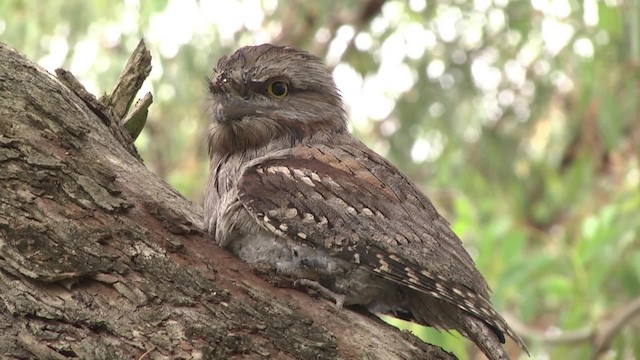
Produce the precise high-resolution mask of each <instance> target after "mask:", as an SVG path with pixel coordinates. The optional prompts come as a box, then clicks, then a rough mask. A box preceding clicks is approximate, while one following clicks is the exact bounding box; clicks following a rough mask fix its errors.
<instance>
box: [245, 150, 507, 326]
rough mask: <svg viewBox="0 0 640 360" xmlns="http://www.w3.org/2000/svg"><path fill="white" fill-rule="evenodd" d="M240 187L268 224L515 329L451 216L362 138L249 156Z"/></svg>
mask: <svg viewBox="0 0 640 360" xmlns="http://www.w3.org/2000/svg"><path fill="white" fill-rule="evenodd" d="M237 186H238V196H239V199H240V202H241V203H242V204H243V206H244V207H245V208H246V209H247V210H248V211H249V213H251V214H252V216H253V217H254V218H255V219H256V221H257V222H258V223H260V224H261V226H262V227H264V228H265V229H267V230H269V231H271V232H273V233H275V234H277V235H279V236H283V237H288V238H290V239H293V240H296V241H299V242H301V243H305V244H307V245H309V246H313V247H316V248H323V249H327V250H328V251H329V252H330V253H332V254H334V255H335V256H338V257H341V258H343V259H346V260H348V261H351V262H353V263H356V264H360V265H361V266H364V267H366V268H369V269H370V270H371V271H373V272H375V273H378V274H379V275H380V276H382V277H384V278H387V279H389V280H391V281H394V282H397V283H399V284H402V285H404V286H407V287H409V288H413V289H415V290H417V291H420V292H423V293H427V294H430V295H432V296H434V297H436V298H439V299H441V300H443V301H447V302H449V303H452V304H454V305H456V306H458V307H459V308H461V309H463V310H465V311H467V312H469V313H471V314H473V315H475V316H478V317H479V318H481V319H483V320H485V321H487V323H489V324H491V325H493V326H495V327H496V328H497V329H498V330H501V331H502V332H504V333H507V334H509V335H512V332H511V331H510V329H509V327H508V326H507V325H506V323H504V321H500V320H502V317H501V316H500V315H498V314H497V312H495V310H494V309H493V307H492V306H491V304H490V303H489V301H488V299H487V298H488V296H489V295H488V287H487V285H486V282H485V281H484V278H483V277H482V275H480V273H479V272H478V271H477V270H476V268H475V265H474V263H473V261H472V260H471V258H470V257H469V255H468V253H467V252H466V251H465V250H464V248H463V246H462V243H461V242H460V240H459V239H458V238H457V237H456V236H455V234H454V233H453V232H452V231H451V230H450V228H449V226H448V224H447V222H446V221H445V220H444V219H443V218H442V217H441V216H440V215H439V214H438V213H437V211H436V210H435V208H434V207H433V205H432V204H431V202H430V201H429V200H428V199H427V198H426V196H424V195H423V194H422V193H421V192H420V191H419V190H418V189H417V187H416V186H415V185H414V184H413V183H411V182H410V181H409V180H408V179H407V178H406V176H404V175H403V174H402V173H401V172H400V171H399V170H398V169H397V168H395V167H394V166H393V165H391V164H390V163H388V162H387V161H386V160H385V159H384V158H382V157H381V156H379V155H377V154H375V153H374V152H373V151H371V150H370V149H368V148H367V147H366V146H365V145H363V144H362V143H359V142H353V143H349V144H343V145H335V146H328V145H300V146H298V147H295V148H293V149H288V150H284V151H280V152H277V153H276V154H274V155H272V156H267V157H264V158H260V159H257V160H255V161H254V162H252V163H251V164H249V165H248V166H247V167H246V168H245V170H244V171H243V173H242V175H241V177H240V179H239V182H238V185H237ZM513 335H515V334H513Z"/></svg>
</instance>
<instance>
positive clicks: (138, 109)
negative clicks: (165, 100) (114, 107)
mask: <svg viewBox="0 0 640 360" xmlns="http://www.w3.org/2000/svg"><path fill="white" fill-rule="evenodd" d="M152 103H153V95H151V93H146V94H145V95H144V96H143V97H142V98H141V99H138V101H137V102H136V105H135V106H134V107H133V110H131V111H130V112H129V114H127V116H126V117H125V118H124V119H122V125H123V126H124V127H125V128H126V129H127V130H128V131H129V134H131V137H132V138H133V140H135V139H137V138H138V135H140V132H141V131H142V129H143V128H144V124H145V123H146V122H147V115H148V114H149V106H151V104H152Z"/></svg>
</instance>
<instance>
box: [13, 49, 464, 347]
mask: <svg viewBox="0 0 640 360" xmlns="http://www.w3.org/2000/svg"><path fill="white" fill-rule="evenodd" d="M58 74H59V76H60V77H61V78H65V77H68V78H66V80H64V83H63V82H62V81H60V80H59V79H57V78H56V77H54V76H52V75H50V74H48V73H47V72H45V71H44V70H42V69H40V68H39V67H38V66H37V65H34V64H33V63H31V62H29V61H28V60H26V59H25V58H23V57H22V56H21V55H20V54H18V53H17V52H15V51H13V50H12V49H10V48H9V47H7V46H5V45H2V44H0V300H1V301H0V357H2V358H9V359H12V358H20V359H27V358H29V359H30V358H40V359H68V358H82V359H131V358H139V357H141V356H142V355H143V354H144V357H145V358H148V359H164V358H167V359H169V358H170V359H174V358H207V359H227V358H238V359H261V358H273V359H334V358H345V359H351V358H353V359H360V358H368V359H414V358H415V359H418V358H421V359H451V358H453V356H452V355H450V354H448V353H446V352H444V351H442V350H441V349H440V348H437V347H433V346H430V345H427V344H424V343H422V342H420V341H419V340H417V339H415V338H414V337H413V336H411V335H408V334H405V333H401V332H400V331H398V330H396V329H394V328H392V327H390V326H388V325H385V324H384V323H382V322H381V321H379V320H377V319H375V318H372V317H371V316H365V315H362V314H359V313H357V312H355V311H351V310H338V309H336V308H335V307H334V306H333V305H332V304H331V303H329V302H328V301H325V300H322V299H315V298H313V297H311V296H309V295H307V294H305V293H302V292H299V291H296V290H290V289H282V288H276V287H273V286H272V285H271V284H269V283H267V282H265V281H263V280H262V279H260V278H259V277H257V276H256V275H254V274H253V273H252V272H251V271H250V270H249V269H248V267H247V266H246V265H245V264H243V263H242V262H240V261H238V260H237V259H235V258H233V257H231V256H230V255H229V254H228V253H227V252H226V251H224V250H222V249H220V248H219V247H218V246H217V245H215V243H214V242H213V241H212V240H211V239H210V238H208V237H207V236H206V235H204V234H203V232H202V230H201V228H202V209H201V208H200V207H199V206H197V205H196V204H194V203H192V202H190V201H189V200H186V199H185V198H183V197H182V196H181V195H180V194H178V193H177V192H176V191H175V190H173V189H171V187H169V186H168V185H167V184H166V183H165V182H164V181H162V180H161V179H159V178H158V177H156V176H155V175H154V174H152V173H150V172H149V171H148V170H147V169H146V168H145V167H144V165H143V164H142V163H141V162H140V160H139V158H138V157H137V154H136V153H135V149H134V148H133V147H132V146H131V144H130V143H128V144H127V143H126V141H127V140H128V141H130V138H129V137H128V135H127V134H126V133H124V132H123V131H122V130H121V128H120V126H119V125H117V123H118V121H117V120H114V116H113V114H115V113H120V114H121V113H122V108H121V107H120V108H118V109H116V110H114V111H111V110H110V109H109V108H107V107H106V106H105V107H104V108H101V106H100V104H102V103H100V102H98V101H97V100H95V98H92V97H91V96H90V95H89V94H84V95H82V94H80V96H79V95H78V94H79V93H80V91H78V88H77V87H76V88H75V89H74V91H71V90H70V88H69V87H73V86H71V85H72V81H71V80H70V79H72V78H71V77H69V75H70V74H68V73H65V72H59V73H58ZM65 84H67V85H65ZM125 102H126V101H125ZM104 103H109V101H105V102H104ZM111 104H112V103H111ZM203 146H204V145H203Z"/></svg>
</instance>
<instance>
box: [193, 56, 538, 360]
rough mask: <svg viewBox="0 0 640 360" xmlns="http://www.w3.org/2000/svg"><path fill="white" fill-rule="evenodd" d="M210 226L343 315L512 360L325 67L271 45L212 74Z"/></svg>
mask: <svg viewBox="0 0 640 360" xmlns="http://www.w3.org/2000/svg"><path fill="white" fill-rule="evenodd" d="M209 90H210V92H211V96H212V100H213V104H212V121H211V124H210V127H209V132H208V141H209V156H210V159H211V173H210V177H209V182H208V184H207V188H206V194H205V203H204V208H205V226H206V228H207V230H208V231H209V232H210V233H211V234H213V235H214V236H215V239H216V241H217V242H218V243H219V244H220V245H221V246H224V247H225V248H227V249H229V250H230V251H231V252H233V253H234V254H236V255H237V256H238V257H240V258H241V259H242V260H244V261H245V262H247V263H249V264H250V265H251V266H253V267H255V268H260V269H263V270H264V269H267V270H268V271H272V272H273V273H277V274H281V275H285V276H288V277H290V278H292V279H295V280H296V285H300V286H304V287H307V288H312V289H315V290H316V291H318V292H319V293H321V294H323V295H324V296H326V297H329V298H331V299H333V300H334V301H335V302H336V304H337V305H338V306H342V305H347V306H348V305H362V306H364V307H366V308H367V309H368V310H369V311H371V312H372V313H376V314H387V315H391V316H395V317H398V318H402V319H406V320H411V321H414V322H416V323H419V324H423V325H428V326H432V327H436V328H438V329H445V330H446V329H455V330H457V331H459V332H460V333H462V334H463V335H464V336H466V337H468V338H469V339H471V340H473V341H474V342H475V343H476V344H477V346H478V347H479V348H480V349H481V350H482V351H483V352H484V353H485V354H486V356H487V357H489V358H490V359H508V355H507V354H506V352H505V351H504V349H503V347H502V345H501V344H502V343H504V342H505V334H506V335H508V336H509V337H511V338H512V339H513V340H515V342H516V343H517V344H518V345H519V346H520V347H521V348H522V349H523V350H524V351H527V348H526V345H525V344H524V342H523V341H522V340H521V339H520V338H519V337H518V335H516V334H515V333H514V332H513V330H511V328H510V327H509V325H507V323H506V322H505V320H504V319H503V318H502V317H501V316H500V315H499V314H498V313H497V312H496V310H494V308H493V307H492V305H491V303H490V301H489V287H488V285H487V283H486V281H485V280H484V278H483V277H482V275H481V274H480V272H478V270H477V269H476V267H475V264H474V263H473V260H472V259H471V257H470V256H469V254H468V253H467V252H466V251H465V249H464V248H463V246H462V243H461V241H460V240H459V239H458V237H457V236H456V235H455V234H454V233H453V231H451V229H450V228H449V225H448V223H447V221H446V220H445V219H444V218H443V217H442V216H440V214H438V212H437V211H436V209H435V208H434V207H433V205H432V204H431V201H429V199H428V198H427V197H426V196H425V195H424V194H423V193H422V192H421V191H420V190H419V189H418V187H417V186H416V185H415V184H414V183H413V182H411V181H410V180H409V179H408V178H407V177H406V176H405V175H404V174H403V173H402V172H401V171H400V170H398V169H397V168H396V167H395V166H393V165H392V164H391V163H389V162H388V161H387V160H385V159H384V158H383V157H382V156H380V155H378V154H376V153H375V152H373V151H372V150H371V149H369V148H368V147H367V146H366V145H364V144H363V143H361V142H360V141H358V140H356V139H355V138H353V137H352V135H351V134H350V133H349V131H348V129H347V118H346V113H345V110H344V107H343V103H342V100H341V98H340V95H339V94H338V90H337V89H336V86H335V83H334V81H333V78H332V75H331V73H330V71H329V70H328V69H327V67H326V66H325V65H324V64H323V63H322V61H321V60H320V59H318V58H317V57H315V56H313V55H310V54H308V53H306V52H304V51H301V50H296V49H293V48H288V47H279V46H273V45H269V44H265V45H260V46H248V47H243V48H241V49H239V50H238V51H236V52H235V53H234V54H232V55H230V56H224V57H222V58H221V59H220V61H219V62H218V65H217V67H216V68H215V71H214V74H213V76H212V78H211V79H210V81H209Z"/></svg>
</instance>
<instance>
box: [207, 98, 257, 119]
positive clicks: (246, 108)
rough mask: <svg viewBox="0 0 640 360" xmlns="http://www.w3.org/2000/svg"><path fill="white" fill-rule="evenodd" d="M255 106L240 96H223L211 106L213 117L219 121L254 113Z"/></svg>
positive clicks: (255, 112) (255, 110) (255, 111)
mask: <svg viewBox="0 0 640 360" xmlns="http://www.w3.org/2000/svg"><path fill="white" fill-rule="evenodd" d="M257 112H258V108H257V106H255V105H254V104H251V103H250V102H249V100H245V99H242V98H223V99H221V100H220V102H218V103H217V104H216V105H215V106H214V107H213V119H214V120H215V121H216V122H219V123H225V122H230V121H234V120H240V119H242V118H243V117H245V116H249V115H256V114H257Z"/></svg>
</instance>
